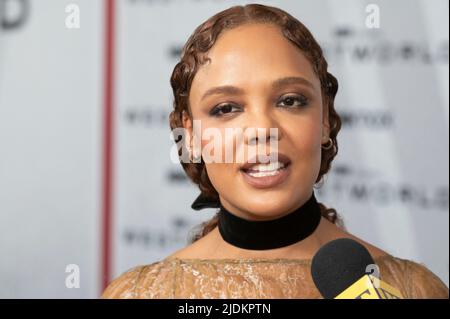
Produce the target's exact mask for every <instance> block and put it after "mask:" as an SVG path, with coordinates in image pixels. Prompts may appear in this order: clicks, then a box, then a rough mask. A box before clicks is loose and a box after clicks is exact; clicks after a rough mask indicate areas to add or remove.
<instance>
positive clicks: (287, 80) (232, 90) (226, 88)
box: [200, 76, 314, 101]
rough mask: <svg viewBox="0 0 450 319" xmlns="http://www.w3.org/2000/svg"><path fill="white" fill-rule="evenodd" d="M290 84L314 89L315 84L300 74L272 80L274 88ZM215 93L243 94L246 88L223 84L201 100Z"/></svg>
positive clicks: (207, 93)
mask: <svg viewBox="0 0 450 319" xmlns="http://www.w3.org/2000/svg"><path fill="white" fill-rule="evenodd" d="M290 84H302V85H305V86H308V87H310V88H311V89H314V86H313V84H312V83H311V82H309V81H308V80H307V79H305V78H303V77H300V76H288V77H284V78H280V79H277V80H275V81H274V82H272V88H273V89H280V88H282V87H283V86H286V85H290ZM214 94H230V95H243V94H244V90H243V89H241V88H238V87H236V86H232V85H223V86H216V87H213V88H210V89H209V90H208V91H206V92H205V94H203V96H202V98H201V100H200V101H203V100H204V99H205V98H206V97H208V96H210V95H214Z"/></svg>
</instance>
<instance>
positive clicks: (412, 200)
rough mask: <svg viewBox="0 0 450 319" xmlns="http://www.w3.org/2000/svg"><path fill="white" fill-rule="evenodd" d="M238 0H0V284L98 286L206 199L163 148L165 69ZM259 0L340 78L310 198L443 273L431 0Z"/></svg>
mask: <svg viewBox="0 0 450 319" xmlns="http://www.w3.org/2000/svg"><path fill="white" fill-rule="evenodd" d="M251 2H252V1H225V0H222V1H221V0H196V1H195V0H116V1H114V0H72V1H68V0H0V283H1V284H0V297H3V298H13V297H17V298H22V297H31V298H35V297H36V298H47V297H61V298H80V297H84V298H97V297H98V296H99V295H100V293H101V291H102V289H103V285H104V284H105V281H107V280H111V279H112V278H114V277H116V276H117V275H119V274H120V273H122V272H123V271H125V270H127V269H128V268H130V267H132V266H135V265H138V264H147V263H151V262H153V261H156V260H158V259H160V258H163V257H165V256H166V255H168V254H169V253H171V252H173V251H174V250H176V249H178V248H181V247H182V246H184V245H186V239H187V235H188V233H189V231H190V229H191V228H192V227H193V226H194V225H196V224H198V223H200V222H201V221H204V220H206V219H208V218H209V217H211V216H212V213H213V211H211V210H209V211H200V212H196V211H193V210H191V209H190V204H191V202H192V201H193V200H194V199H195V197H196V196H197V195H198V190H197V189H196V188H195V187H194V186H193V185H192V184H191V183H190V182H189V181H188V180H187V179H186V177H185V176H184V174H183V171H182V169H181V166H180V165H178V164H174V163H172V162H171V161H170V148H171V147H172V142H171V140H170V138H169V136H170V134H169V133H170V132H169V126H168V113H169V111H170V110H171V105H172V96H171V94H172V93H171V88H170V84H169V77H170V74H171V72H172V69H173V67H174V65H175V64H176V63H177V61H178V58H179V54H180V50H181V47H182V45H183V44H184V42H185V41H186V40H187V38H188V36H189V35H190V34H191V33H192V32H193V30H194V28H195V27H196V26H197V25H199V24H200V23H201V22H203V21H204V20H205V19H206V18H208V17H210V16H211V15H213V14H214V13H216V12H218V11H220V10H223V9H225V8H228V7H230V6H232V5H236V4H245V3H251ZM259 3H262V4H267V5H273V6H278V7H280V8H282V9H285V10H286V11H288V12H289V13H291V14H292V15H294V16H296V17H297V18H298V19H300V20H301V21H302V22H304V23H305V24H306V25H307V26H308V27H309V28H310V30H311V31H312V33H313V34H314V35H315V37H316V39H317V40H318V41H319V42H320V44H321V45H322V46H323V49H324V50H325V52H326V56H327V59H328V61H329V64H330V68H331V72H332V73H334V74H335V75H336V77H337V78H338V80H339V81H340V91H339V93H338V96H337V101H336V108H337V110H338V112H339V113H340V114H341V116H342V119H343V128H342V131H341V133H340V135H339V136H338V139H339V143H340V151H339V155H338V157H337V158H336V160H335V162H334V165H333V169H332V171H331V172H330V173H329V174H328V176H327V178H326V182H325V184H324V185H323V186H322V188H320V189H318V190H316V194H317V197H318V199H319V200H320V201H323V202H324V203H325V204H326V205H327V206H331V207H334V208H336V209H337V210H338V212H339V213H340V214H341V215H342V216H343V218H344V220H345V223H346V226H347V228H348V230H349V231H350V232H352V233H354V234H355V235H357V236H360V237H361V238H363V239H365V240H366V241H369V242H372V243H374V244H375V245H377V246H379V247H381V248H383V249H385V250H387V251H388V252H390V253H391V254H393V255H396V256H398V257H402V258H408V259H412V260H415V261H417V262H421V263H424V264H425V265H426V266H428V267H429V268H430V269H431V270H432V271H433V272H435V273H436V274H437V275H438V276H440V277H441V278H442V280H443V281H444V282H445V283H446V284H447V285H448V279H449V278H448V273H449V256H448V251H449V220H448V217H449V177H448V173H449V172H448V165H449V164H448V163H449V134H448V133H449V122H448V121H449V117H448V116H449V93H448V92H449V90H448V87H449V56H448V54H449V31H448V26H449V17H448V9H449V8H448V6H449V4H448V1H447V0H433V1H419V0H395V1H379V0H373V1H363V0H348V1H339V0H334V1H332V0H320V1H313V0H311V1H293V0H284V1H259ZM369 4H376V5H377V6H378V8H379V9H380V28H379V29H369V28H367V27H366V25H365V18H366V16H367V13H366V8H367V5H369ZM78 14H79V15H78ZM77 17H79V19H77ZM77 24H79V25H77ZM78 26H79V27H78ZM109 112H111V113H109ZM108 114H110V115H111V116H108ZM105 145H106V146H107V147H105ZM105 150H106V151H105Z"/></svg>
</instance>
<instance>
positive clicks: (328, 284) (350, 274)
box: [311, 238, 375, 299]
mask: <svg viewBox="0 0 450 319" xmlns="http://www.w3.org/2000/svg"><path fill="white" fill-rule="evenodd" d="M370 264H375V262H374V260H373V258H372V256H371V255H370V253H369V251H368V250H367V249H366V248H365V247H364V246H363V245H361V244H360V243H358V242H356V241H354V240H353V239H349V238H340V239H336V240H333V241H330V242H329V243H327V244H325V245H323V246H322V247H321V248H320V249H319V250H318V251H317V253H316V254H315V255H314V257H313V259H312V262H311V275H312V278H313V281H314V284H315V285H316V287H317V289H318V290H319V291H320V293H321V294H322V296H323V297H324V298H325V299H332V298H335V297H336V296H337V295H339V294H340V293H341V292H343V291H344V290H345V289H347V288H348V287H350V286H351V285H352V284H354V283H355V282H356V281H357V280H358V279H360V278H361V277H362V276H364V275H365V274H366V267H367V266H368V265H370Z"/></svg>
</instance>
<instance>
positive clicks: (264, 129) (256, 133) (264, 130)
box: [244, 112, 281, 145]
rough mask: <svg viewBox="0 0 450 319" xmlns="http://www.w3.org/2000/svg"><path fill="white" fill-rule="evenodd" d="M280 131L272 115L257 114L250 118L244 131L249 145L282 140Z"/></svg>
mask: <svg viewBox="0 0 450 319" xmlns="http://www.w3.org/2000/svg"><path fill="white" fill-rule="evenodd" d="M280 134H281V132H280V129H279V125H278V123H277V121H276V120H275V119H274V118H273V117H272V115H271V114H267V113H264V112H257V113H255V114H251V115H250V116H249V122H248V125H246V127H245V129H244V135H245V136H244V138H245V143H246V144H247V145H255V144H261V143H263V144H266V143H270V142H274V141H278V140H280V137H281V136H280Z"/></svg>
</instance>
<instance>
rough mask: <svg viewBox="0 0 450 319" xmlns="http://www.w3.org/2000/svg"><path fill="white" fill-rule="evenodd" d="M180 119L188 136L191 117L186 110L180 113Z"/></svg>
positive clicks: (190, 127)
mask: <svg viewBox="0 0 450 319" xmlns="http://www.w3.org/2000/svg"><path fill="white" fill-rule="evenodd" d="M181 121H182V122H183V127H184V128H185V129H186V131H187V133H188V135H189V136H188V138H189V139H190V137H191V136H192V119H191V116H190V115H189V114H188V112H186V111H183V112H182V114H181Z"/></svg>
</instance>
